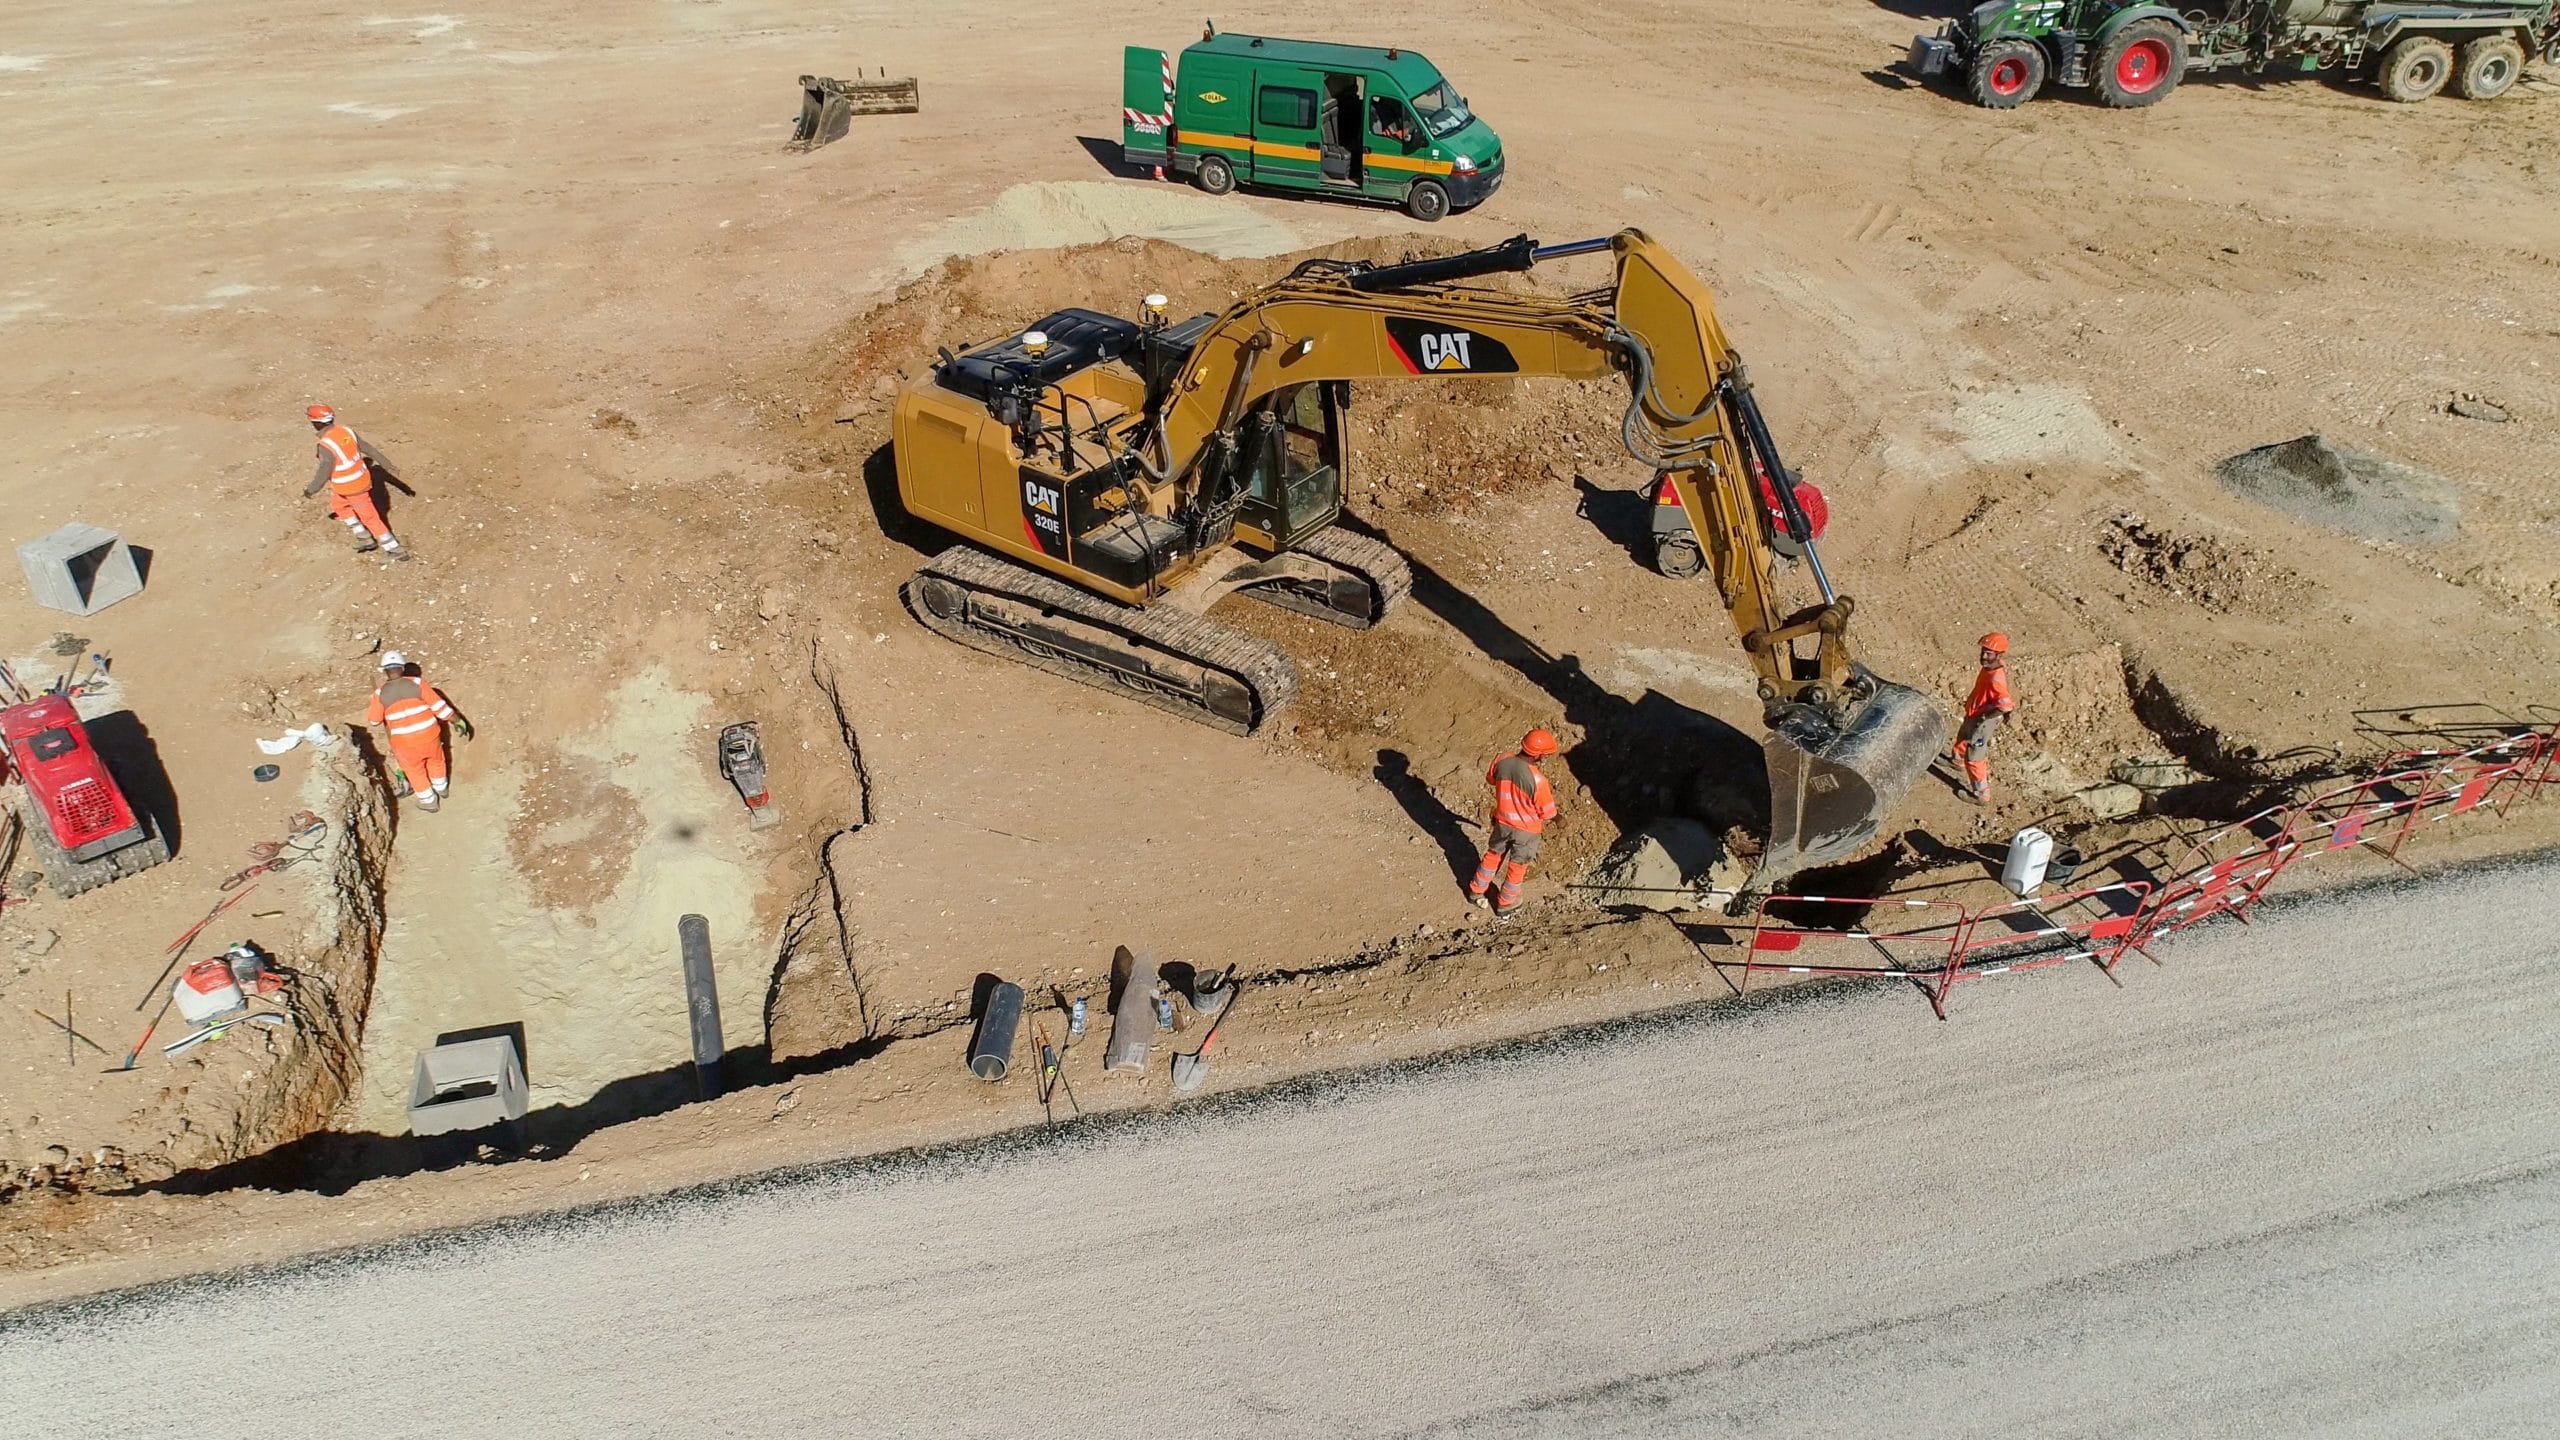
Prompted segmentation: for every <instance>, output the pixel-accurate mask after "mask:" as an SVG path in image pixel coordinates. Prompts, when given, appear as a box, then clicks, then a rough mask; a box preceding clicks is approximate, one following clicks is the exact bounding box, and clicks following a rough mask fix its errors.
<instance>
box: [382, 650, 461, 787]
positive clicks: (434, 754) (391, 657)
mask: <svg viewBox="0 0 2560 1440" xmlns="http://www.w3.org/2000/svg"><path fill="white" fill-rule="evenodd" d="M365 723H366V724H368V725H376V726H380V727H381V728H382V730H383V732H384V733H385V734H386V735H388V736H390V738H391V758H392V760H393V761H394V762H395V763H397V764H398V765H399V767H400V773H401V774H402V775H404V776H406V777H408V780H409V793H410V794H411V795H414V796H416V797H417V800H418V808H419V809H421V810H433V809H435V808H436V807H437V805H439V804H440V803H442V801H441V798H440V797H442V796H443V794H444V793H445V788H446V783H447V782H446V778H445V753H444V727H445V726H446V725H447V724H448V723H449V724H451V725H452V726H453V728H454V733H456V734H458V735H460V736H461V737H462V738H463V739H465V740H468V739H470V738H471V722H470V721H468V720H465V719H463V718H462V717H461V716H460V715H457V714H455V713H454V710H453V706H452V705H451V704H449V703H448V702H447V701H446V700H445V698H444V696H442V695H440V694H438V693H436V687H434V686H433V685H430V684H428V683H427V682H426V679H425V677H424V676H422V675H420V674H419V673H418V668H417V667H416V666H414V665H411V664H410V663H409V657H408V656H406V655H403V654H401V653H400V652H399V651H397V650H385V651H383V652H382V687H381V688H380V689H378V690H376V691H374V692H373V709H372V711H371V712H370V713H368V714H367V715H366V716H365Z"/></svg>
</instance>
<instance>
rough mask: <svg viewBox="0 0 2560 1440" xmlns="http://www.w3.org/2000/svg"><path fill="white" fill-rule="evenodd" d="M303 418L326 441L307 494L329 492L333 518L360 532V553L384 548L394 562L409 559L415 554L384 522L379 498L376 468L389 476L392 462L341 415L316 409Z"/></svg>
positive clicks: (321, 441) (358, 537)
mask: <svg viewBox="0 0 2560 1440" xmlns="http://www.w3.org/2000/svg"><path fill="white" fill-rule="evenodd" d="M303 413H304V414H305V415H307V416H309V417H310V419H311V428H312V429H313V430H314V431H316V432H318V434H319V436H320V445H319V461H320V463H319V468H318V469H316V470H314V471H313V472H312V475H311V483H310V484H308V485H305V486H304V487H302V493H303V494H305V495H317V494H319V493H320V492H321V491H322V490H323V489H326V490H327V491H328V492H329V513H330V514H332V515H335V516H337V517H338V518H339V519H341V520H344V521H345V522H347V528H348V529H349V530H352V531H354V532H355V537H356V553H357V554H359V555H361V554H363V553H364V552H366V551H368V550H373V549H377V548H379V549H380V550H381V551H382V553H383V554H385V555H388V556H390V557H391V558H392V559H394V560H406V559H408V558H409V552H408V551H406V550H403V549H401V548H400V537H398V536H396V535H394V534H392V533H391V527H390V526H389V525H387V524H385V523H383V519H382V507H381V506H380V505H378V504H376V503H374V498H373V486H374V474H373V467H374V466H376V465H379V466H381V467H382V468H383V470H384V471H385V472H386V473H388V472H389V471H390V469H391V462H390V461H388V460H385V459H384V458H382V453H381V452H380V451H378V450H375V449H374V448H373V447H372V446H371V445H368V444H366V443H365V442H364V439H363V437H361V436H359V435H357V434H356V432H354V431H353V430H350V429H348V428H347V427H346V426H344V425H341V424H339V423H338V412H337V411H335V410H332V409H330V408H329V407H328V406H326V405H314V406H312V407H311V408H310V409H308V410H306V411H304V412H303Z"/></svg>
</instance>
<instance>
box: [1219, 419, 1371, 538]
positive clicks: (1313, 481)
mask: <svg viewBox="0 0 2560 1440" xmlns="http://www.w3.org/2000/svg"><path fill="white" fill-rule="evenodd" d="M1345 388H1347V387H1345V386H1343V385H1341V384H1339V383H1334V384H1327V383H1324V382H1322V381H1314V382H1309V383H1307V384H1303V385H1292V386H1290V387H1289V388H1287V389H1285V390H1281V391H1278V392H1276V393H1274V394H1273V395H1272V396H1271V397H1270V399H1268V400H1266V401H1264V402H1263V403H1261V404H1259V405H1257V406H1255V407H1254V408H1253V409H1252V410H1250V411H1247V412H1246V413H1245V416H1244V418H1243V420H1242V421H1241V422H1240V423H1239V424H1238V427H1237V429H1238V433H1239V440H1240V445H1239V448H1240V450H1241V451H1242V453H1243V456H1244V462H1245V465H1246V477H1247V478H1246V482H1245V502H1244V505H1243V508H1242V509H1241V510H1240V511H1239V512H1238V513H1237V516H1236V519H1237V522H1238V523H1239V524H1240V525H1243V526H1246V527H1249V528H1250V529H1253V530H1256V531H1259V532H1261V534H1262V535H1263V536H1264V537H1266V543H1267V544H1268V545H1269V547H1270V548H1272V549H1274V550H1286V549H1288V548H1290V547H1291V546H1293V545H1296V544H1297V543H1298V542H1299V541H1301V540H1304V539H1305V538H1307V537H1308V536H1310V535H1313V534H1314V533H1316V532H1317V531H1319V530H1322V529H1323V528H1325V527H1326V526H1328V525H1330V524H1332V523H1333V522H1334V521H1335V520H1336V519H1337V518H1339V517H1340V516H1341V514H1342V406H1341V403H1340V398H1339V396H1340V392H1341V391H1342V390H1344V389H1345Z"/></svg>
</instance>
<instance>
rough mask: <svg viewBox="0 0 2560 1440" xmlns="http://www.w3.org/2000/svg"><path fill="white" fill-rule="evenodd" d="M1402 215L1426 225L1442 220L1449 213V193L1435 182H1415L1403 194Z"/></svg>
mask: <svg viewBox="0 0 2560 1440" xmlns="http://www.w3.org/2000/svg"><path fill="white" fill-rule="evenodd" d="M1404 213H1406V214H1407V215H1410V216H1412V217H1413V218H1414V219H1416V220H1420V221H1422V222H1424V223H1426V224H1428V223H1430V222H1431V221H1434V220H1439V219H1442V218H1444V217H1446V216H1447V215H1448V213H1449V192H1448V191H1446V190H1443V189H1441V188H1440V182H1439V181H1437V180H1416V181H1414V182H1413V188H1412V189H1410V190H1407V191H1405V192H1404Z"/></svg>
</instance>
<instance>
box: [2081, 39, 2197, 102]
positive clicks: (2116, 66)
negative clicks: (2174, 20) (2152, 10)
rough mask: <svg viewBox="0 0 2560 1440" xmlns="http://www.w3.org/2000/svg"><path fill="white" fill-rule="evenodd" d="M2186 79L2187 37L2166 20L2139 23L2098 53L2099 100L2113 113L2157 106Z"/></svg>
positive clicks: (2108, 43) (2108, 42)
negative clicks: (2114, 111) (2113, 111)
mask: <svg viewBox="0 0 2560 1440" xmlns="http://www.w3.org/2000/svg"><path fill="white" fill-rule="evenodd" d="M2186 77H2187V37H2186V36H2185V35H2183V34H2180V33H2179V31H2178V27H2177V26H2175V25H2172V24H2170V23H2169V22H2168V21H2166V20H2138V21H2136V22H2134V23H2133V24H2131V25H2127V26H2126V27H2124V28H2123V29H2121V30H2119V31H2117V32H2116V33H2115V35H2114V37H2113V38H2111V39H2109V40H2108V41H2107V44H2106V48H2105V49H2103V50H2100V51H2099V52H2098V99H2099V100H2100V101H2101V102H2102V103H2104V104H2105V105H2106V106H2107V107H2108V108H2110V109H2114V110H2131V109H2133V108H2135V107H2137V106H2142V105H2157V104H2159V103H2160V102H2161V101H2163V100H2166V99H2168V98H2169V92H2170V91H2172V90H2175V89H2177V88H2178V82H2179V81H2181V80H2183V79H2185V78H2186Z"/></svg>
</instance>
